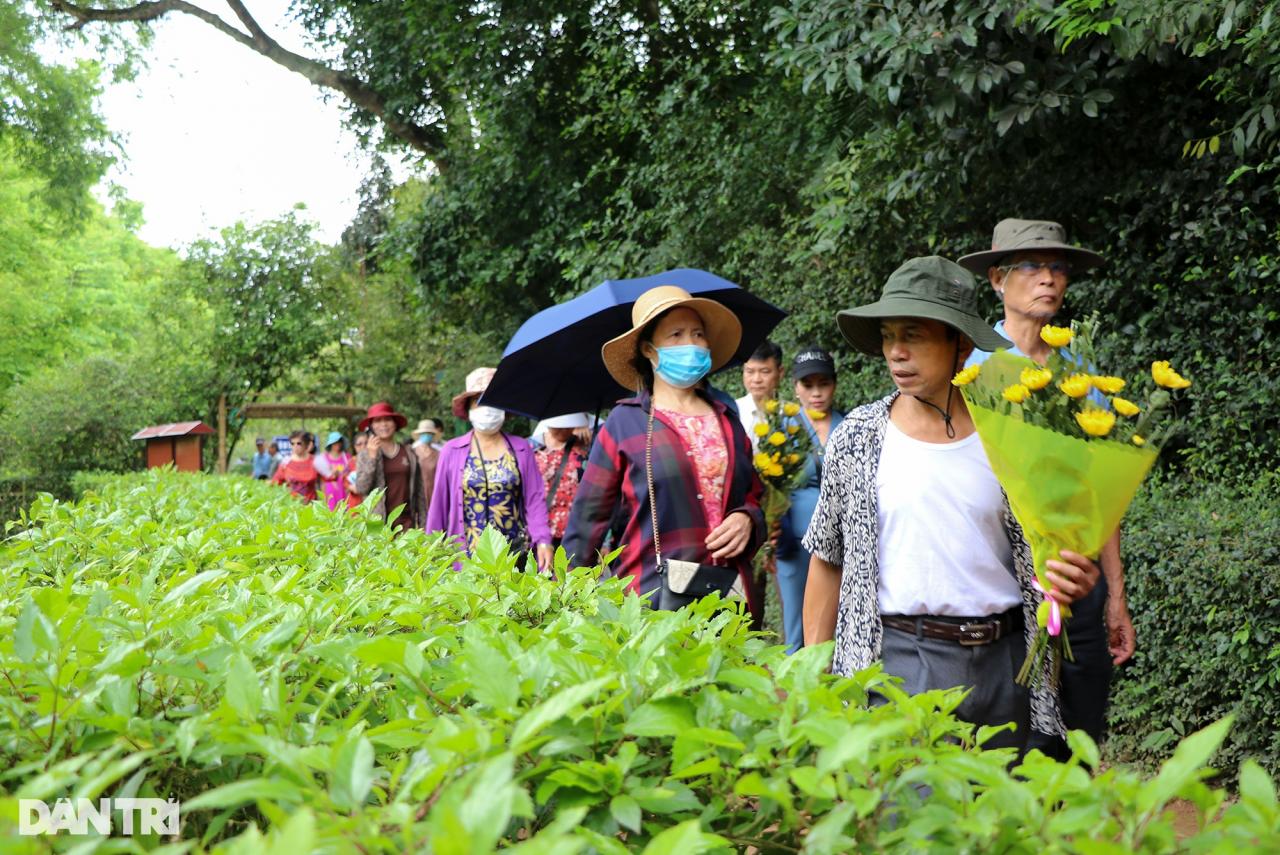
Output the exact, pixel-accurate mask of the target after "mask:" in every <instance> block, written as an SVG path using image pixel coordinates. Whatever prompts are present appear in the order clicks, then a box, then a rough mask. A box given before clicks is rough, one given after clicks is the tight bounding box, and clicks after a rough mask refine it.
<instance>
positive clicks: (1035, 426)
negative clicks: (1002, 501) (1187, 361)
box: [952, 319, 1191, 686]
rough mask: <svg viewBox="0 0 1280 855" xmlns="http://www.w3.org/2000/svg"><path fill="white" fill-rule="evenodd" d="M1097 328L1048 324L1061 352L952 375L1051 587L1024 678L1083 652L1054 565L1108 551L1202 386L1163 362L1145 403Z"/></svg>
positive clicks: (1035, 680)
mask: <svg viewBox="0 0 1280 855" xmlns="http://www.w3.org/2000/svg"><path fill="white" fill-rule="evenodd" d="M1095 330H1096V320H1095V319H1090V320H1088V321H1083V322H1078V323H1076V324H1073V325H1072V327H1071V328H1066V327H1053V326H1047V327H1045V328H1044V329H1043V330H1042V331H1041V335H1040V337H1041V338H1042V339H1043V340H1044V341H1045V343H1047V344H1049V345H1050V347H1052V348H1053V351H1052V352H1051V354H1050V356H1049V359H1048V361H1047V363H1046V364H1045V365H1044V366H1040V365H1037V364H1036V363H1034V362H1033V361H1031V360H1030V359H1026V358H1025V357H1021V356H1015V355H1013V354H1011V353H1008V352H1007V351H998V352H997V353H995V354H994V355H992V356H991V357H990V358H989V359H988V360H987V361H986V362H984V363H982V364H981V365H980V366H977V365H975V366H971V367H969V368H966V369H964V370H963V371H961V372H960V373H959V374H957V375H956V376H955V378H954V379H953V380H952V383H954V384H955V385H956V386H957V387H959V389H960V391H961V392H962V393H963V395H964V398H965V401H966V403H967V404H968V406H969V412H970V414H971V415H972V417H973V422H974V425H975V427H976V428H977V431H978V435H979V436H980V437H981V440H982V445H983V448H984V449H985V450H986V453H987V459H988V460H989V461H990V462H991V468H992V470H993V471H994V472H995V475H996V478H997V479H998V480H999V481H1000V485H1001V486H1002V487H1003V488H1004V490H1005V493H1006V494H1007V495H1008V497H1009V505H1010V507H1011V508H1012V510H1013V513H1014V516H1015V517H1017V519H1018V523H1019V524H1020V525H1021V526H1022V530H1023V533H1024V534H1025V536H1026V538H1027V542H1028V543H1029V544H1030V546H1031V554H1032V559H1033V561H1034V563H1035V572H1036V582H1037V587H1038V588H1039V589H1040V590H1041V591H1043V592H1044V593H1045V599H1044V601H1043V602H1042V603H1041V604H1040V606H1039V609H1038V611H1037V614H1036V618H1037V623H1038V624H1039V632H1038V633H1037V634H1036V642H1035V644H1034V646H1033V647H1032V649H1031V650H1030V651H1028V653H1027V658H1026V661H1025V662H1024V663H1023V666H1022V670H1021V671H1020V673H1019V674H1018V682H1019V683H1022V684H1023V685H1042V684H1044V683H1046V682H1047V683H1048V684H1049V685H1053V686H1056V685H1057V681H1058V675H1059V672H1060V670H1061V667H1062V658H1063V657H1064V656H1065V657H1066V658H1068V659H1070V658H1071V645H1070V642H1069V641H1068V639H1067V635H1066V632H1065V630H1064V628H1063V624H1064V621H1065V620H1066V618H1068V617H1070V616H1071V610H1070V608H1069V607H1068V606H1066V605H1064V604H1060V603H1058V602H1057V601H1056V600H1055V599H1054V598H1053V596H1052V585H1051V584H1050V582H1049V580H1048V579H1047V578H1046V576H1045V562H1046V561H1047V560H1049V559H1051V558H1052V559H1057V558H1058V552H1059V550H1062V549H1069V550H1072V551H1074V552H1078V553H1080V554H1082V555H1087V556H1090V557H1092V558H1095V559H1096V558H1097V556H1098V554H1099V552H1100V551H1101V549H1102V547H1103V545H1104V544H1105V543H1106V542H1107V540H1108V539H1109V538H1110V537H1111V535H1112V534H1114V533H1115V531H1116V529H1117V528H1118V527H1119V525H1120V520H1121V518H1122V517H1123V516H1124V513H1125V511H1126V510H1127V509H1128V507H1129V503H1130V502H1131V501H1133V497H1134V494H1136V493H1137V491H1138V487H1139V486H1141V484H1142V481H1143V479H1144V478H1145V477H1146V476H1147V473H1148V472H1149V471H1150V470H1151V467H1152V465H1153V464H1154V463H1155V460H1156V456H1157V455H1158V454H1159V449H1160V446H1161V444H1162V443H1163V442H1164V440H1165V439H1167V438H1168V436H1169V434H1170V433H1171V432H1172V430H1173V428H1174V424H1173V422H1172V420H1167V421H1165V422H1164V423H1161V424H1159V425H1158V424H1157V422H1158V416H1159V415H1160V414H1161V411H1162V410H1164V409H1165V408H1167V407H1168V406H1169V404H1170V402H1171V400H1172V395H1171V391H1172V390H1177V389H1185V388H1186V387H1188V386H1190V385H1191V383H1190V381H1189V380H1187V379H1185V378H1183V377H1182V376H1181V375H1179V374H1178V373H1177V372H1176V371H1174V370H1173V369H1172V368H1171V367H1170V366H1169V363H1168V362H1156V363H1154V364H1153V365H1152V367H1151V380H1150V384H1149V385H1150V389H1149V390H1148V391H1147V393H1146V396H1145V399H1144V400H1143V403H1142V404H1137V403H1134V401H1135V400H1136V399H1137V397H1138V396H1137V395H1135V394H1134V392H1133V391H1132V390H1133V389H1134V387H1135V386H1136V385H1137V384H1134V385H1130V384H1129V383H1127V382H1126V381H1125V380H1124V379H1123V378H1120V377H1115V376H1111V375H1106V374H1100V373H1095V372H1096V367H1095V366H1096V365H1097V360H1096V358H1095V354H1094V350H1093V335H1094V332H1095ZM1068 345H1070V349H1069V350H1068V349H1067V348H1068ZM975 369H976V370H975ZM1144 385H1146V384H1145V383H1144ZM1121 391H1124V392H1125V393H1126V394H1127V395H1129V397H1128V398H1124V397H1120V396H1119V393H1120V392H1121Z"/></svg>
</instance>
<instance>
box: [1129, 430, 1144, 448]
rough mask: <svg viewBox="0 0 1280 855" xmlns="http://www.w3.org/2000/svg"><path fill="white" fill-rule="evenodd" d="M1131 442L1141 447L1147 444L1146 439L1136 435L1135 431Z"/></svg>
mask: <svg viewBox="0 0 1280 855" xmlns="http://www.w3.org/2000/svg"><path fill="white" fill-rule="evenodd" d="M1132 442H1133V444H1134V445H1136V446H1138V447H1142V446H1144V445H1146V444H1147V441H1146V440H1145V439H1143V438H1142V437H1140V436H1138V435H1137V434H1136V433H1135V434H1134V435H1133V438H1132Z"/></svg>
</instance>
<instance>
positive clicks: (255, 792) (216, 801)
mask: <svg viewBox="0 0 1280 855" xmlns="http://www.w3.org/2000/svg"><path fill="white" fill-rule="evenodd" d="M302 798H303V794H302V792H301V791H300V790H299V789H298V786H297V785H296V784H292V783H289V782H288V781H286V780H284V779H283V778H249V779H248V780H244V781H235V782H233V783H230V784H223V785H222V786H221V787H215V788H213V789H212V790H208V791H207V792H204V793H201V794H200V795H198V796H196V797H195V798H193V799H188V800H185V801H183V803H182V810H183V811H184V812H185V811H189V810H205V809H208V808H213V809H214V810H221V809H225V808H234V807H239V806H240V805H243V804H248V803H249V802H253V801H258V800H259V799H265V800H267V801H272V802H289V803H297V802H300V801H302Z"/></svg>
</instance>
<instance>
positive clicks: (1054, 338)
mask: <svg viewBox="0 0 1280 855" xmlns="http://www.w3.org/2000/svg"><path fill="white" fill-rule="evenodd" d="M1071 336H1072V333H1071V328H1070V327H1054V326H1045V327H1042V328H1041V329H1040V339H1041V340H1042V341H1043V342H1044V343H1045V344H1047V345H1049V346H1050V347H1066V346H1067V345H1069V344H1071Z"/></svg>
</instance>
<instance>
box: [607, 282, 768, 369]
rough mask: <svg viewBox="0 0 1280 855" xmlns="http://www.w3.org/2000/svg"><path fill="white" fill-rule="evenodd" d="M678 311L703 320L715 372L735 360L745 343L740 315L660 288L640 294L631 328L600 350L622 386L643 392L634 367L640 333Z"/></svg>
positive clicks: (673, 289)
mask: <svg viewBox="0 0 1280 855" xmlns="http://www.w3.org/2000/svg"><path fill="white" fill-rule="evenodd" d="M679 308H685V309H692V310H693V311H695V312H697V313H698V317H700V318H701V319H702V327H703V329H704V330H705V331H706V334H707V343H708V344H709V345H710V347H711V370H712V371H715V370H716V369H717V368H721V367H723V366H724V364H725V363H726V362H728V361H729V360H730V359H731V358H733V354H734V352H735V351H736V350H737V349H738V343H739V342H740V341H741V340H742V323H741V322H740V321H739V320H738V316H737V315H735V314H734V313H733V312H732V311H730V310H729V309H728V308H727V307H725V306H724V305H723V304H721V303H717V302H716V301H715V300H708V299H705V298H703V297H692V296H690V295H689V292H688V291H686V290H684V289H683V288H679V287H677V286H675V285H659V286H658V287H656V288H650V289H649V290H648V291H645V292H644V293H643V294H641V295H640V297H639V299H637V300H636V302H635V305H633V306H632V307H631V329H629V330H627V332H625V333H623V334H622V335H620V336H618V337H617V338H614V339H610V340H609V341H608V342H606V343H605V345H604V347H602V348H600V355H601V356H602V357H604V366H605V368H607V369H608V370H609V374H610V375H612V377H613V379H614V380H617V381H618V383H619V384H620V385H622V386H624V387H626V388H628V389H635V390H636V391H639V390H640V387H641V385H642V381H641V377H640V374H639V372H637V371H636V369H635V366H634V365H632V362H633V360H634V359H635V358H636V355H637V348H638V347H639V344H640V333H641V332H642V331H643V330H644V328H645V327H646V326H647V325H648V324H649V323H651V322H652V321H654V320H656V319H657V318H658V317H659V316H660V315H662V314H664V313H666V312H669V311H671V310H672V309H679Z"/></svg>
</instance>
